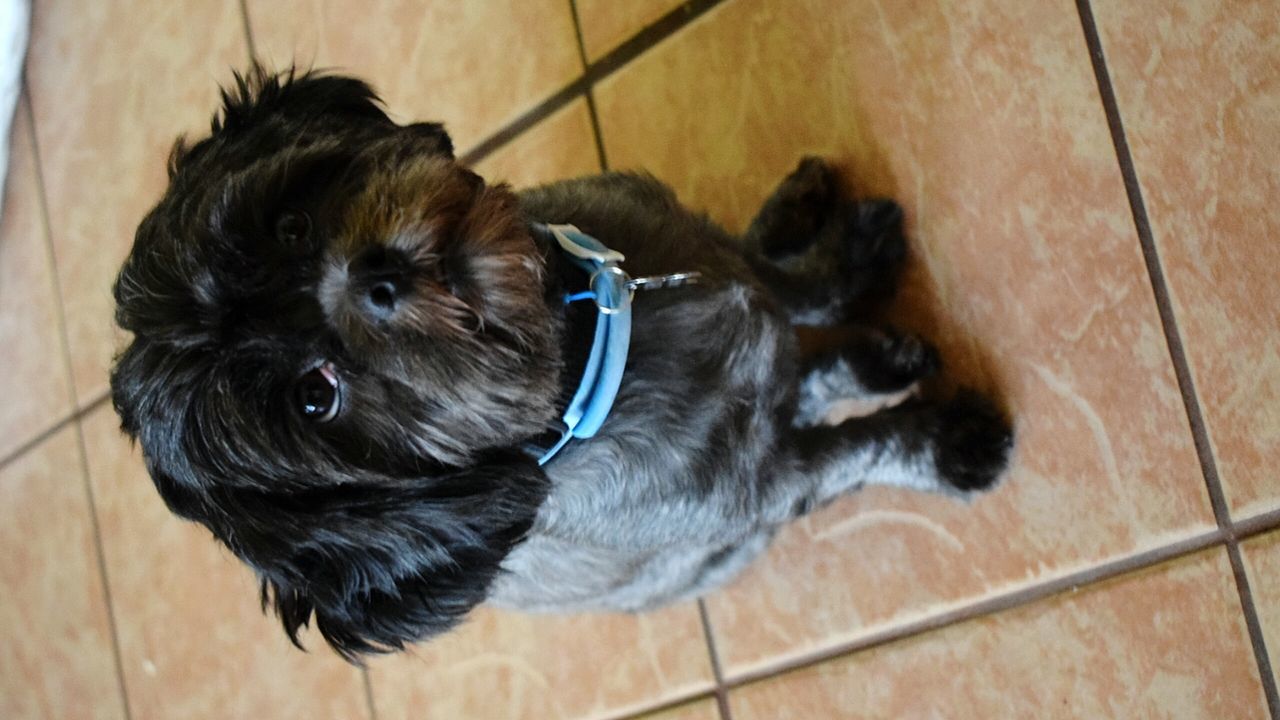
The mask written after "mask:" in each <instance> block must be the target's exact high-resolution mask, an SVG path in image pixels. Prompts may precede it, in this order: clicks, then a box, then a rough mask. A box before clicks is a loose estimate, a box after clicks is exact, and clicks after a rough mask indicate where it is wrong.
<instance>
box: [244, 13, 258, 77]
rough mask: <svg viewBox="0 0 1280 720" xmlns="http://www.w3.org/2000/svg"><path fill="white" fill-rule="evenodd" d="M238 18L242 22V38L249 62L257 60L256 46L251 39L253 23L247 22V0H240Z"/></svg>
mask: <svg viewBox="0 0 1280 720" xmlns="http://www.w3.org/2000/svg"><path fill="white" fill-rule="evenodd" d="M240 20H241V21H243V22H244V40H245V43H246V44H247V45H248V47H249V62H250V63H257V62H258V46H257V45H256V44H255V43H254V41H253V24H252V23H250V22H249V0H240Z"/></svg>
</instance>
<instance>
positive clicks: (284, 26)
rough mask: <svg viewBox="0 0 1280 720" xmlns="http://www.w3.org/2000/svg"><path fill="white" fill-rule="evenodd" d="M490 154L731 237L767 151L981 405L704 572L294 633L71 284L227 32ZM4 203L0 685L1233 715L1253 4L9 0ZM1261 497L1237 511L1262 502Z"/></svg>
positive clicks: (1270, 62) (1245, 566)
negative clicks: (166, 455) (148, 430)
mask: <svg viewBox="0 0 1280 720" xmlns="http://www.w3.org/2000/svg"><path fill="white" fill-rule="evenodd" d="M255 54H256V56H257V57H258V58H260V59H262V60H263V61H265V62H268V63H272V64H276V65H278V64H281V63H286V62H289V61H290V60H291V59H297V61H299V62H300V63H303V64H308V65H315V66H319V67H332V68H339V69H343V70H348V71H351V72H354V73H357V74H360V75H362V76H364V77H365V78H366V79H368V80H370V81H371V82H372V83H373V84H374V85H375V86H377V87H378V88H379V89H380V90H381V91H382V93H383V96H384V97H385V98H386V100H387V102H388V104H389V106H390V109H391V110H392V111H393V114H394V115H395V116H396V117H398V118H400V119H403V120H408V119H435V120H443V121H445V122H447V123H448V125H449V127H450V129H451V131H452V133H453V135H454V137H455V140H456V141H457V143H458V147H459V150H460V151H461V152H462V153H464V154H465V155H466V156H467V157H468V159H469V160H471V161H473V162H474V163H475V164H476V166H477V168H478V169H479V170H480V171H481V172H482V173H483V174H485V175H486V176H487V177H490V178H495V179H496V178H502V179H506V180H508V181H510V182H512V183H513V184H515V185H517V186H527V185H532V184H536V183H538V182H543V181H547V180H552V179H556V178H560V177H569V176H573V175H578V174H583V173H590V172H596V171H598V170H600V169H601V168H602V167H609V168H613V169H624V168H633V169H645V170H648V171H650V172H653V173H654V174H656V175H657V176H659V177H660V178H662V179H664V180H666V181H667V182H669V183H670V184H672V186H673V187H675V188H676V190H677V191H678V192H679V194H680V195H681V196H682V197H683V198H684V199H685V200H686V201H687V202H688V203H689V204H691V205H693V206H695V207H699V208H702V209H705V210H706V211H707V212H709V213H710V214H711V215H712V216H713V217H715V218H716V219H718V220H719V221H721V222H723V223H724V224H725V225H727V226H728V227H730V228H734V229H740V228H742V227H743V226H744V224H745V223H746V222H747V220H748V219H749V218H750V216H751V214H752V212H753V211H754V209H755V208H756V207H757V206H758V204H759V203H760V201H761V200H762V199H763V197H764V196H765V195H766V194H767V193H768V191H769V190H770V188H771V186H772V184H773V183H774V182H776V181H777V179H778V178H779V177H780V176H781V175H783V174H784V173H785V172H786V171H787V170H788V169H790V167H791V166H792V165H793V163H794V162H795V161H796V159H797V158H798V157H799V156H800V155H802V154H805V153H820V154H823V155H826V156H828V157H830V158H832V159H833V160H834V161H835V162H837V163H838V164H839V165H840V167H842V168H843V169H844V171H845V174H846V178H847V180H848V182H849V185H850V186H851V188H852V189H853V190H854V191H855V192H857V193H860V194H867V195H872V194H874V195H888V196H892V197H895V198H897V199H898V200H900V201H901V202H902V203H903V205H904V206H905V207H906V209H907V216H908V224H909V229H910V232H911V235H912V239H913V242H914V243H915V244H914V256H913V260H912V269H911V271H910V273H909V275H910V278H909V282H908V284H907V287H906V288H905V291H904V293H903V297H902V298H901V301H900V303H899V306H898V309H897V311H896V320H897V321H898V322H899V323H901V324H902V325H904V326H907V327H910V328H913V329H916V330H919V331H922V332H925V333H927V334H929V335H930V336H931V337H934V338H936V339H937V340H938V342H939V344H940V346H941V347H942V349H943V352H944V355H945V356H946V358H947V362H948V369H949V373H950V375H951V377H952V378H955V379H957V380H962V381H964V382H968V383H975V384H978V385H981V386H984V387H988V388H992V389H993V390H995V391H997V392H999V393H1000V394H1001V396H1002V397H1004V398H1005V401H1006V402H1007V404H1008V405H1009V407H1010V408H1011V410H1012V413H1013V414H1014V416H1015V418H1016V421H1017V431H1018V437H1019V444H1018V450H1017V456H1016V458H1015V460H1014V468H1013V471H1012V473H1011V476H1010V478H1009V480H1008V482H1007V483H1006V485H1004V486H1003V487H1002V488H1000V489H999V490H998V491H997V492H994V493H992V494H989V495H987V496H984V497H982V498H980V499H979V500H977V501H976V502H974V503H972V504H969V505H961V504H956V503H952V502H949V501H945V500H941V499H937V498H929V497H920V496H916V495H911V494H908V493H903V492H892V491H887V490H884V491H876V492H867V493H865V494H863V495H860V496H857V497H853V498H849V499H847V500H845V501H843V502H840V503H837V504H836V505H834V506H832V507H830V508H828V509H826V510H824V511H823V512H821V513H819V514H817V515H815V516H813V517H811V518H810V519H808V520H806V521H804V522H802V523H798V524H797V525H796V526H794V527H792V528H789V529H788V530H787V531H785V532H784V533H782V535H781V536H780V537H779V539H778V542H777V543H776V545H775V547H774V548H773V549H772V550H771V552H770V553H769V554H768V556H767V557H766V558H764V559H763V560H762V561H761V562H760V563H758V564H757V565H756V566H755V567H753V568H752V569H751V570H749V571H748V572H747V574H746V575H744V576H743V577H742V578H741V579H740V580H739V581H738V582H737V583H736V584H734V585H733V586H732V587H730V588H728V589H726V590H723V591H721V592H718V593H715V594H713V595H711V596H709V597H707V598H706V599H705V600H704V601H703V602H702V603H699V604H688V605H684V606H678V607H673V608H670V609H668V610H664V611H662V612H659V613H655V614H651V615H645V616H587V617H566V618H543V617H537V618H531V617H526V616H520V615H514V614H507V613H500V612H496V611H491V610H481V611H478V612H477V613H475V615H474V617H473V618H472V620H471V621H470V622H469V623H468V624H467V625H466V626H465V627H464V628H462V629H461V630H460V631H458V632H456V633H454V634H452V635H449V636H447V637H445V638H443V639H441V640H439V641H437V642H433V643H429V644H426V645H423V646H421V647H419V648H417V649H415V651H414V652H412V653H410V654H407V655H404V656H400V657H393V658H381V659H378V660H377V661H375V662H372V663H370V665H369V668H368V669H367V670H362V669H358V668H354V667H351V666H348V665H346V664H344V663H342V662H340V661H339V660H337V659H336V658H335V657H334V656H332V655H331V654H330V653H328V652H327V651H326V650H324V649H323V647H322V646H320V645H319V644H317V642H316V641H315V640H314V639H311V642H310V643H309V644H310V645H311V646H312V652H310V653H306V654H304V653H300V652H298V651H297V650H294V649H293V648H292V647H291V646H290V645H289V644H288V643H287V642H286V641H285V640H284V639H283V637H282V635H281V633H280V632H279V630H278V629H277V627H276V625H275V623H274V622H273V621H272V620H270V619H269V618H265V617H263V616H262V615H261V613H260V612H259V610H258V606H257V600H256V595H255V592H254V588H253V581H252V578H251V577H250V575H249V573H248V572H247V570H245V569H244V568H243V567H241V566H240V565H239V564H238V563H237V562H236V561H234V560H233V559H232V558H230V557H229V556H228V555H227V554H226V553H225V552H223V551H222V550H220V549H219V548H218V547H217V546H215V545H214V543H213V542H212V541H211V540H210V538H209V536H208V534H207V533H206V532H204V531H202V530H201V529H199V528H198V527H194V526H191V525H188V524H185V523H182V522H180V521H178V520H176V519H174V518H173V517H172V516H170V515H169V514H168V513H167V511H165V509H164V508H163V505H162V504H161V502H160V501H159V499H158V497H157V496H156V494H155V492H154V490H153V489H152V488H151V487H150V484H149V481H148V480H147V478H146V476H145V474H144V473H143V470H142V468H141V464H140V462H139V460H138V458H137V455H136V453H135V452H134V451H133V449H132V448H131V447H130V446H129V444H128V443H127V442H125V441H124V440H122V439H121V437H120V436H119V434H118V432H117V430H116V421H115V416H114V414H113V413H112V411H111V409H110V407H109V403H106V402H105V392H106V368H107V367H108V366H109V363H110V359H111V355H112V353H113V351H114V350H115V349H116V348H117V347H118V346H119V343H120V342H121V338H120V337H119V336H118V335H117V334H116V333H115V332H113V330H112V324H111V321H110V317H111V303H110V297H109V286H110V281H111V279H112V276H113V274H114V272H115V270H116V268H117V266H118V264H119V262H120V260H121V259H122V258H123V256H124V254H125V252H126V251H127V249H128V247H129V244H130V241H131V238H132V229H133V227H134V226H135V225H136V224H137V221H138V220H139V219H140V217H141V214H142V213H143V212H145V210H146V209H147V208H148V206H149V204H150V203H152V202H153V201H154V199H155V198H156V196H157V195H158V193H159V192H160V189H161V188H162V187H163V182H164V173H163V167H164V164H163V160H164V157H165V155H166V153H167V151H168V148H169V145H170V143H171V142H172V138H173V137H174V136H176V135H177V134H178V133H179V132H187V133H198V132H200V131H201V128H202V127H203V126H205V124H206V123H207V121H208V115H209V114H210V111H211V110H212V108H213V107H214V104H215V101H216V84H217V83H218V82H226V81H227V80H228V79H229V77H230V70H229V68H232V67H243V66H244V65H245V63H247V62H248V60H249V59H250V57H252V56H254V55H255ZM26 74H27V86H26V92H25V93H24V98H23V100H22V103H21V104H20V107H19V116H18V119H17V122H16V124H15V128H14V138H13V147H14V153H13V162H12V166H11V168H10V173H11V174H10V181H9V186H8V190H7V196H6V197H5V200H4V214H3V218H2V220H0V397H3V401H0V550H2V551H3V552H2V553H0V718H4V719H6V720H7V719H9V718H28V717H31V718H78V717H103V718H121V717H124V718H205V717H208V718H302V717H306V718H313V717H314V718H328V717H333V718H370V719H372V718H379V719H385V718H451V719H452V718H471V717H476V718H508V717H510V718H539V719H541V718H585V717H596V718H622V717H631V716H644V717H653V718H662V719H667V718H670V719H672V720H674V719H677V718H703V719H710V718H716V717H730V716H732V717H736V718H833V717H974V718H997V717H1088V718H1099V717H1118V718H1135V717H1203V718H1247V717H1267V716H1268V715H1269V713H1272V715H1271V716H1272V717H1275V715H1274V713H1276V712H1277V710H1278V709H1280V708H1277V700H1276V690H1275V687H1276V677H1275V675H1274V673H1273V671H1274V667H1275V666H1274V665H1273V664H1272V661H1271V660H1270V659H1269V657H1268V654H1267V648H1268V647H1269V648H1271V650H1272V651H1275V650H1276V649H1277V647H1280V551H1278V550H1277V549H1278V548H1280V530H1276V528H1280V471H1277V469H1276V468H1277V467H1280V289H1278V288H1280V270H1278V269H1277V268H1280V244H1277V242H1276V239H1275V237H1276V236H1277V235H1278V234H1280V210H1277V209H1276V204H1275V198H1276V197H1280V123H1277V122H1276V120H1275V118H1276V116H1277V114H1278V113H1280V11H1277V9H1276V6H1275V4H1274V2H1272V1H1271V0H1199V1H1198V2H1195V3H1167V2H1157V1H1156V0H1080V2H1077V3H1071V2H1069V1H1067V0H1057V1H1052V2H1051V1H1050V0H1034V1H1033V2H1024V1H1023V0H969V1H967V2H964V3H956V2H945V1H944V0H895V2H884V1H883V0H695V1H694V2H688V3H683V4H682V3H680V2H676V1H675V0H573V1H572V2H571V0H492V1H489V0H486V1H484V2H479V1H477V2H470V1H468V2H444V1H443V0H420V1H417V2H413V1H410V0H376V1H374V0H370V1H367V2H358V3H357V2H337V1H327V0H280V1H277V0H245V1H244V2H243V3H237V2H232V1H229V0H200V1H197V0H103V1H102V2H94V3H77V2H70V1H69V0H37V1H36V3H35V13H34V28H33V38H32V48H31V52H30V56H29V60H28V64H27V70H26ZM1273 530H1274V532H1273Z"/></svg>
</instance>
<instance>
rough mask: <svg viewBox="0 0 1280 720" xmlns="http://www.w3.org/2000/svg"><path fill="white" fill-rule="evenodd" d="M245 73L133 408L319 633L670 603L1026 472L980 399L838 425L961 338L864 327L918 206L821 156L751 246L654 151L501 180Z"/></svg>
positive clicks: (143, 352)
mask: <svg viewBox="0 0 1280 720" xmlns="http://www.w3.org/2000/svg"><path fill="white" fill-rule="evenodd" d="M223 97H224V107H223V108H222V110H221V113H220V114H219V115H218V116H217V117H216V118H215V119H214V121H213V125H212V133H211V134H210V136H209V137H207V138H204V139H202V140H200V141H199V142H196V143H195V144H186V143H184V142H182V141H179V142H178V143H177V145H176V146H175V148H174V150H173V153H172V155H171V157H170V160H169V179H170V185H169V188H168V190H167V192H166V193H165V195H164V197H163V198H161V200H160V203H159V204H158V205H157V206H156V207H155V209H153V210H152V211H151V212H150V213H149V214H148V215H147V216H146V218H145V219H144V220H143V221H142V224H141V225H140V226H139V228H138V232H137V236H136V238H135V241H134V245H133V249H132V251H131V253H130V254H129V257H128V259H127V260H126V261H125V263H124V266H123V268H122V269H121V270H120V275H119V278H118V279H117V281H116V284H115V290H114V292H115V299H116V302H117V310H116V321H117V322H118V323H119V325H120V326H121V327H122V328H124V329H125V330H127V331H129V332H131V333H132V335H133V339H132V341H131V344H130V345H129V346H128V347H127V348H126V349H125V350H124V351H123V352H122V353H121V354H120V355H119V357H118V358H117V360H116V364H115V367H114V369H113V371H112V374H111V387H112V400H113V403H114V405H115V409H116V411H117V412H118V413H119V415H120V417H121V420H122V425H123V429H124V431H125V432H126V433H128V434H129V435H130V436H132V437H133V438H135V439H136V441H137V442H138V443H139V444H140V445H141V448H142V453H143V455H144V457H145V460H146V464H147V468H148V470H149V472H150V474H151V477H152V478H153V480H154V481H155V485H156V488H157V489H158V490H159V492H160V495H161V496H162V497H163V498H164V501H165V502H166V503H167V504H168V506H169V508H170V509H172V510H173V512H175V513H177V514H178V515H180V516H182V517H184V518H188V519H190V520H195V521H197V522H200V523H202V524H204V525H205V526H206V527H208V528H209V529H210V530H211V531H212V532H213V534H214V536H215V537H217V538H218V539H219V540H220V541H222V542H223V543H225V544H226V546H227V547H228V548H230V549H231V551H232V552H234V553H235V554H236V555H237V556H239V557H240V558H241V559H243V560H244V561H245V562H246V563H248V564H249V565H250V566H251V567H252V568H253V569H254V570H255V571H256V572H257V574H258V575H259V577H260V578H261V582H262V599H263V603H264V607H265V606H266V605H270V606H272V607H273V609H274V611H275V612H276V613H277V614H278V615H279V618H280V620H281V621H282V623H283V625H284V629H285V631H286V632H287V633H288V634H289V636H290V637H291V638H293V639H294V642H295V643H296V642H297V634H298V632H299V629H300V628H301V627H303V626H306V625H308V624H309V623H310V622H311V619H312V618H313V617H314V622H315V624H316V626H317V628H318V629H319V631H320V633H322V635H323V636H324V638H325V639H326V640H327V641H328V642H329V643H330V644H331V645H332V646H333V648H334V649H335V650H336V651H337V652H338V653H340V654H342V655H343V656H344V657H346V658H347V659H350V660H358V659H359V657H360V655H361V654H363V653H369V652H386V651H391V650H396V649H401V648H403V647H404V645H405V644H406V643H410V642H413V641H417V640H422V639H424V638H428V637H430V636H433V635H435V634H437V633H440V632H443V631H445V630H448V629H449V628H450V627H452V626H454V625H455V624H457V623H458V622H459V621H460V620H461V619H462V618H463V617H464V616H465V615H466V614H467V613H468V611H470V610H471V609H472V608H473V607H475V606H476V605H478V604H480V603H482V602H486V603H491V604H493V605H497V606H502V607H508V608H518V609H521V610H529V611H556V612H578V611H637V610H644V609H648V608H654V607H658V606H661V605H664V604H667V603H672V602H676V601H679V600H684V599H687V598H692V597H696V596H698V595H701V594H703V593H706V592H708V591H709V590H712V589H713V588H716V587H717V586H720V585H722V584H723V583H725V582H726V581H727V580H729V579H730V578H732V577H733V576H734V575H735V574H736V573H738V572H739V571H740V570H741V569H742V568H743V567H744V566H745V565H746V564H747V563H749V562H750V561H751V560H752V559H753V558H755V557H756V556H757V555H759V554H760V553H761V551H762V550H764V549H765V547H766V546H767V545H768V544H769V540H770V538H771V537H772V536H773V534H774V533H775V532H776V531H777V530H778V528H779V527H780V526H782V525H783V524H785V523H787V522H789V521H791V520H793V519H795V518H797V517H799V516H801V515H804V514H805V513H808V512H810V511H811V510H814V509H815V508H818V507H821V506H822V505H823V504H824V503H827V502H828V501H830V500H832V499H834V498H836V497H838V496H841V495H843V494H846V493H849V492H852V491H854V490H857V489H858V488H861V487H863V486H864V485H868V484H881V485H893V486H898V487H906V488H912V489H916V490H923V491H930V492H944V493H948V494H952V495H957V496H963V495H966V494H968V493H971V492H974V491H978V490H982V489H985V488H988V487H990V486H991V485H992V484H993V483H994V482H995V481H996V480H997V479H998V477H999V476H1000V474H1001V473H1002V471H1003V469H1004V467H1005V464H1006V462H1007V457H1008V455H1009V453H1010V450H1011V447H1012V433H1011V430H1010V426H1009V424H1008V422H1007V420H1006V419H1005V418H1004V417H1003V416H1002V415H1001V414H1000V413H999V412H998V411H997V410H996V409H995V407H994V405H993V404H992V403H991V402H989V401H988V400H986V399H984V398H983V397H981V396H979V395H978V394H976V393H974V392H972V391H967V390H961V391H959V392H958V393H957V394H955V395H954V396H953V397H951V398H949V399H943V400H921V399H912V400H908V401H907V402H904V403H901V404H899V405H896V406H894V407H890V408H888V409H883V410H880V411H878V412H875V413H873V414H870V415H867V416H863V417H854V418H849V419H845V420H843V421H839V422H833V421H830V418H829V416H830V415H831V414H832V412H833V410H836V409H838V406H839V405H840V404H841V403H843V402H846V401H848V400H850V399H862V400H868V399H870V400H874V399H876V398H878V397H879V398H883V397H887V396H892V395H897V394H902V393H904V392H905V391H909V390H911V389H912V388H913V387H914V386H915V384H916V383H917V381H919V380H921V379H922V378H924V377H926V376H928V375H930V374H931V373H933V372H935V371H936V370H937V368H938V365H939V363H938V359H937V354H936V353H935V351H934V350H933V349H932V348H931V347H930V346H929V345H928V344H927V343H925V342H924V341H922V340H921V339H919V338H917V337H914V336H911V335H905V334H899V333H896V332H893V331H890V330H886V329H882V328H877V327H870V326H867V325H866V324H859V322H860V320H861V321H862V322H864V323H865V322H867V320H868V316H869V309H870V308H871V307H872V306H874V305H875V304H876V303H877V301H879V300H882V299H884V298H886V297H887V296H888V295H889V294H891V293H892V291H893V289H894V286H895V281H896V277H897V275H898V271H899V269H900V266H901V265H902V263H903V259H904V256H905V253H906V250H905V244H904V240H903V236H902V212H901V210H900V209H899V208H898V206H897V205H895V204H894V203H892V202H888V201H883V200H866V201H851V200H847V199H845V198H843V197H841V196H840V193H839V190H838V183H837V180H836V177H835V173H834V171H833V169H832V168H831V167H830V166H829V165H827V164H825V163H824V162H823V161H821V160H818V159H812V158H809V159H805V160H803V161H802V162H801V163H800V165H799V167H798V169H797V170H796V171H795V172H793V173H792V174H791V175H790V176H789V177H788V178H786V179H785V180H784V181H783V182H782V184H781V185H780V186H779V188H778V189H777V191H776V192H775V193H774V194H773V196H772V197H771V198H769V200H768V201H767V202H766V203H765V205H764V207H763V209H762V210H761V211H760V214H759V216H758V217H757V218H756V219H755V221H754V222H752V224H751V226H750V228H749V229H748V230H747V231H746V233H745V234H744V235H743V236H742V237H734V236H732V235H730V234H729V233H727V232H726V231H725V230H723V229H721V228H720V227H718V226H716V225H715V224H714V223H712V222H711V221H710V220H708V219H707V218H706V217H704V216H702V215H699V214H695V213H692V212H690V211H689V210H686V209H685V208H684V207H682V206H681V205H680V204H679V202H677V200H676V198H675V196H674V194H673V193H672V191H671V190H670V189H669V188H667V187H666V186H664V185H663V184H662V183H660V182H658V181H657V180H655V179H654V178H652V177H650V176H647V175H642V174H632V173H607V174H604V175H600V176H596V177H586V178H579V179H576V180H568V181H564V182H558V183H554V184H551V185H547V186H545V187H539V188H535V189H533V190H528V191H526V192H523V193H520V194H516V193H514V192H512V191H511V189H509V188H508V187H507V186H505V185H490V184H487V183H486V182H485V181H484V180H483V179H482V178H480V177H479V176H478V175H476V174H475V173H474V172H472V171H471V170H469V169H467V168H465V167H463V166H461V165H459V164H458V163H457V162H456V161H455V160H454V157H453V149H452V146H451V143H450V140H449V136H448V135H447V134H446V133H445V130H444V128H443V127H442V126H441V125H439V124H436V123H414V124H411V125H397V124H396V123H394V122H392V121H391V120H390V119H389V118H388V117H387V115H386V114H385V113H384V112H383V110H382V109H381V107H380V104H379V101H378V99H377V98H376V96H375V95H374V92H373V91H372V90H371V89H370V88H369V86H368V85H366V84H364V83H362V82H360V81H359V80H355V79H352V78H348V77H340V76H336V75H326V74H320V73H314V72H308V73H305V74H304V73H294V72H288V73H285V74H283V75H272V74H269V73H267V72H264V71H263V70H261V69H259V68H254V69H253V70H251V71H250V72H249V73H248V74H246V75H245V76H239V75H238V76H237V77H236V88H235V89H234V90H232V91H229V92H224V93H223ZM798 326H839V333H838V334H839V336H840V337H841V341H840V343H838V344H834V345H833V346H832V347H828V348H825V349H819V350H816V351H813V352H802V351H801V347H802V345H801V343H800V342H799V341H798V339H797V337H798V335H797V327H798Z"/></svg>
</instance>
